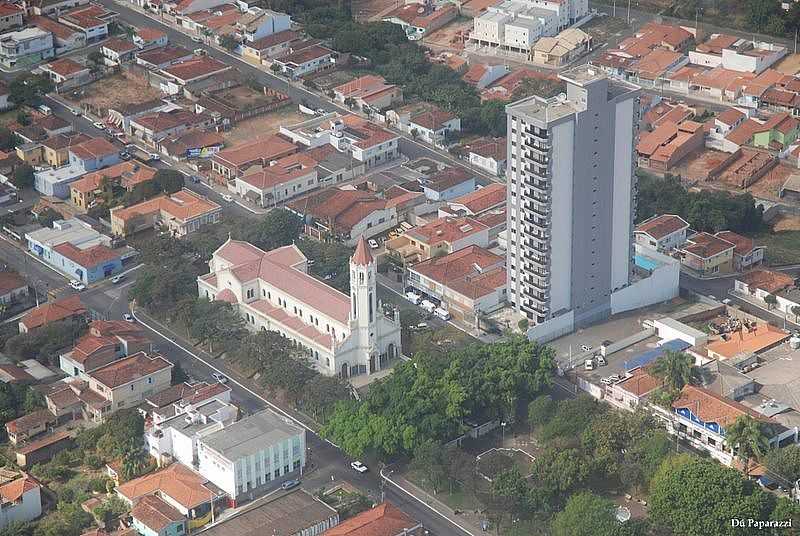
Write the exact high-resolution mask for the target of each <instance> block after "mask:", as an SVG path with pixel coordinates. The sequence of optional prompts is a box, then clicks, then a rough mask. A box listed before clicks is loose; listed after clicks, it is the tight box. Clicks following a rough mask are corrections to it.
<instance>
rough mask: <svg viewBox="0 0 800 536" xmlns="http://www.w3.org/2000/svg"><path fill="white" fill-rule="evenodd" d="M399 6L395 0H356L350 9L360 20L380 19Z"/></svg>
mask: <svg viewBox="0 0 800 536" xmlns="http://www.w3.org/2000/svg"><path fill="white" fill-rule="evenodd" d="M396 7H397V2H396V1H395V0H354V1H353V3H352V5H351V7H350V10H351V11H352V12H353V16H354V17H355V18H356V19H357V20H359V21H367V20H380V19H381V17H382V16H383V15H384V14H386V13H388V12H389V11H392V10H393V9H395V8H396Z"/></svg>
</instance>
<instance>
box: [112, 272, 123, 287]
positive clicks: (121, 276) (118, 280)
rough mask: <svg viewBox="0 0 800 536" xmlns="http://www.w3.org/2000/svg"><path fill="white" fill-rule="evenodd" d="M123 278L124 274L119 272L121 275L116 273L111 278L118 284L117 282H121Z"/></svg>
mask: <svg viewBox="0 0 800 536" xmlns="http://www.w3.org/2000/svg"><path fill="white" fill-rule="evenodd" d="M123 279H125V276H124V275H122V274H119V275H115V276H114V277H112V278H111V282H112V283H113V284H115V285H117V284H119V282H120V281H122V280H123Z"/></svg>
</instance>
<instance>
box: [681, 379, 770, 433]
mask: <svg viewBox="0 0 800 536" xmlns="http://www.w3.org/2000/svg"><path fill="white" fill-rule="evenodd" d="M672 407H673V408H674V409H682V408H685V409H688V410H689V411H691V412H692V413H694V414H695V415H696V416H697V417H698V418H700V419H701V420H702V421H703V422H709V423H710V422H715V423H717V424H719V425H720V426H721V427H722V428H725V427H727V426H729V425H731V424H733V422H734V421H735V420H736V419H737V418H738V417H739V416H741V415H750V416H751V417H753V418H754V419H757V420H759V421H763V422H774V421H773V420H772V419H769V418H767V417H765V416H764V415H762V414H760V413H758V412H757V411H755V410H752V409H750V408H748V407H747V406H745V405H744V404H740V403H739V402H734V401H733V400H730V399H728V398H725V397H724V396H720V395H718V394H716V393H714V392H712V391H709V390H708V389H704V388H702V387H695V386H694V385H685V386H684V387H683V389H682V390H681V396H680V398H679V399H678V400H676V401H675V402H673V403H672Z"/></svg>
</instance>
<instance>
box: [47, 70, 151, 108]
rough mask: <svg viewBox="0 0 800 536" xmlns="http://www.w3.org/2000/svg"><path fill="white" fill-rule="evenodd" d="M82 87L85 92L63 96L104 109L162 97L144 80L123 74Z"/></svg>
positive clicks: (75, 101)
mask: <svg viewBox="0 0 800 536" xmlns="http://www.w3.org/2000/svg"><path fill="white" fill-rule="evenodd" d="M81 89H82V91H83V94H78V96H75V95H74V94H73V93H65V94H64V95H63V96H64V97H65V98H67V99H69V100H71V101H72V102H74V103H80V104H82V105H83V104H87V105H88V106H89V107H90V108H91V109H94V110H102V111H105V110H108V108H109V107H111V106H114V105H119V104H120V103H125V104H140V103H143V102H147V101H151V100H154V99H159V98H161V97H162V95H161V92H160V91H159V90H157V89H156V88H154V87H151V86H150V85H149V84H147V83H146V82H144V81H143V80H140V79H136V78H132V77H127V76H125V75H123V74H116V75H114V76H111V77H108V78H103V79H102V80H98V81H97V82H95V83H93V84H90V85H88V86H84V87H83V88H81Z"/></svg>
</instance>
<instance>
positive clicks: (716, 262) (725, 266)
mask: <svg viewBox="0 0 800 536" xmlns="http://www.w3.org/2000/svg"><path fill="white" fill-rule="evenodd" d="M734 249H736V245H735V244H732V243H730V242H728V241H727V240H723V239H722V238H718V237H716V236H714V235H712V234H709V233H705V232H703V233H697V234H695V235H693V236H692V237H691V238H689V239H688V240H687V241H686V243H685V244H684V245H683V246H680V247H679V248H678V253H679V255H680V259H681V264H682V265H683V266H684V267H687V268H690V269H692V270H694V271H695V272H698V273H699V274H701V275H709V274H724V273H730V272H732V271H733V270H734V267H733V251H734Z"/></svg>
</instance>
